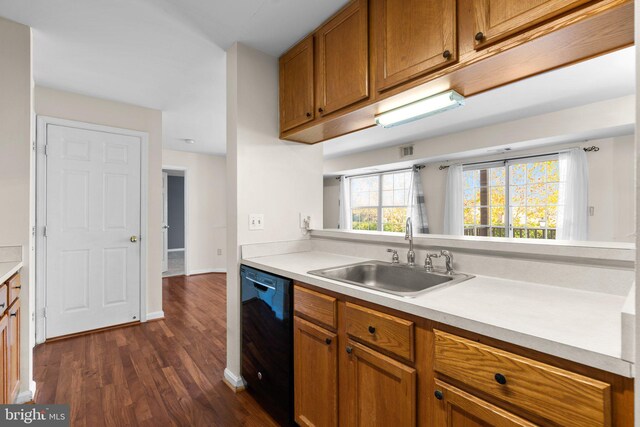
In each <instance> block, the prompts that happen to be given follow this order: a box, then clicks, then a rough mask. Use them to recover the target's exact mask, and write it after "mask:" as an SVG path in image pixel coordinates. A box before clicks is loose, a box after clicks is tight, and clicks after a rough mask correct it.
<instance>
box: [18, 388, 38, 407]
mask: <svg viewBox="0 0 640 427" xmlns="http://www.w3.org/2000/svg"><path fill="white" fill-rule="evenodd" d="M33 396H34V393H33V392H32V391H31V390H25V391H21V392H20V393H18V395H17V396H16V404H18V405H21V404H23V403H31V402H33Z"/></svg>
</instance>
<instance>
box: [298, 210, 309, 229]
mask: <svg viewBox="0 0 640 427" xmlns="http://www.w3.org/2000/svg"><path fill="white" fill-rule="evenodd" d="M300 228H305V229H309V228H311V215H309V214H304V213H302V212H300Z"/></svg>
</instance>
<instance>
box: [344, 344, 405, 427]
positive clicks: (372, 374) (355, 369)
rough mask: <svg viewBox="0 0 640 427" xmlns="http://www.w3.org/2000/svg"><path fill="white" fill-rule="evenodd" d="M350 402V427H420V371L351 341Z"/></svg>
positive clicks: (348, 376) (346, 385) (348, 365)
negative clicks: (418, 395)
mask: <svg viewBox="0 0 640 427" xmlns="http://www.w3.org/2000/svg"><path fill="white" fill-rule="evenodd" d="M347 349H348V351H350V353H349V354H348V356H347V363H346V369H347V378H348V380H347V384H345V389H346V399H347V402H346V403H347V406H348V407H349V411H348V412H349V413H348V415H347V417H348V425H349V426H359V427H360V426H361V427H368V426H393V427H409V426H415V425H416V370H415V369H413V368H411V367H409V366H406V365H404V364H402V363H400V362H397V361H395V360H393V359H391V358H390V357H387V356H384V355H382V354H380V353H378V352H376V351H374V350H371V349H369V348H368V347H366V346H364V345H361V344H358V343H356V342H354V341H351V340H349V341H348V342H347Z"/></svg>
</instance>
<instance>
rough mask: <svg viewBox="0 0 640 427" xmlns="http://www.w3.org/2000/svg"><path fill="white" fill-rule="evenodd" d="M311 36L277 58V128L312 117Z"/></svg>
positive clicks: (284, 129) (299, 123)
mask: <svg viewBox="0 0 640 427" xmlns="http://www.w3.org/2000/svg"><path fill="white" fill-rule="evenodd" d="M313 104H314V102H313V36H309V37H307V38H306V39H304V40H303V41H301V42H300V43H298V44H297V45H296V46H294V47H293V48H292V49H291V50H290V51H288V52H287V53H285V54H284V55H283V56H282V57H281V58H280V131H286V130H289V129H291V128H294V127H296V126H300V125H302V124H304V123H307V122H309V121H311V120H313V117H314V114H313V112H314V108H313Z"/></svg>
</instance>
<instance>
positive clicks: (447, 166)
mask: <svg viewBox="0 0 640 427" xmlns="http://www.w3.org/2000/svg"><path fill="white" fill-rule="evenodd" d="M583 150H584V151H586V152H591V151H593V152H596V151H600V147H597V146H595V145H592V146H591V147H585V148H583ZM555 154H560V152H555V153H542V154H532V155H529V156H522V157H509V158H506V159H497V160H486V161H483V162H473V163H463V165H464V166H475V165H483V164H486V163H495V162H500V161H508V160H521V159H530V158H534V157H543V156H553V155H555ZM447 168H449V165H440V166H439V167H438V170H444V169H447Z"/></svg>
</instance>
